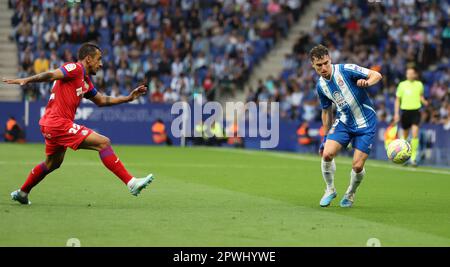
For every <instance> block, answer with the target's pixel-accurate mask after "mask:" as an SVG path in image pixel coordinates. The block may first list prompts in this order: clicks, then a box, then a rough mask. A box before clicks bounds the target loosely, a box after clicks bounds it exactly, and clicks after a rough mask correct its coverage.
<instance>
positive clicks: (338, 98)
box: [333, 91, 346, 108]
mask: <svg viewBox="0 0 450 267" xmlns="http://www.w3.org/2000/svg"><path fill="white" fill-rule="evenodd" d="M333 98H334V100H335V101H336V105H338V107H340V108H342V107H343V106H344V105H345V104H346V102H345V98H344V96H343V95H342V94H341V92H338V91H336V92H334V93H333Z"/></svg>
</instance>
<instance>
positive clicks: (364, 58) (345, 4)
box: [247, 0, 450, 129]
mask: <svg viewBox="0 0 450 267" xmlns="http://www.w3.org/2000/svg"><path fill="white" fill-rule="evenodd" d="M370 2H372V3H370ZM376 2H378V3H376ZM381 2H382V3H380V1H351V0H334V1H331V3H330V4H328V5H327V6H326V8H325V9H324V10H323V11H322V12H321V13H320V14H319V15H318V16H317V18H316V19H315V21H313V22H312V23H313V26H314V30H313V31H312V32H309V33H304V34H303V35H302V36H301V37H300V38H299V39H298V41H297V43H296V45H295V46H294V47H293V51H292V54H287V55H286V57H285V60H284V63H283V71H282V73H280V74H279V75H278V76H275V75H272V76H269V77H267V78H266V79H264V80H260V81H259V83H258V85H257V87H256V88H249V90H248V91H249V94H248V95H247V101H266V100H270V101H279V102H280V109H281V116H282V117H284V118H288V119H292V120H300V121H319V120H320V105H319V102H318V98H317V95H316V91H315V82H316V80H317V78H318V76H317V75H316V74H315V73H314V70H313V68H312V67H311V66H310V60H309V57H308V52H309V50H310V49H311V48H312V47H313V46H315V45H316V44H319V43H322V44H324V45H326V46H327V47H328V48H329V50H330V54H331V58H332V61H333V62H334V63H356V64H358V65H361V66H363V67H367V68H371V69H374V70H377V71H379V72H381V73H382V74H383V77H384V79H383V82H382V83H380V84H378V85H376V86H373V87H371V88H369V89H368V91H369V94H370V96H371V98H372V99H373V102H374V104H375V106H376V110H377V115H378V118H379V121H386V122H389V121H390V120H391V119H392V116H393V115H394V114H393V113H394V112H393V111H394V101H395V93H396V88H397V85H398V83H399V82H400V81H402V80H404V79H405V73H406V67H407V66H409V65H413V66H415V67H417V68H418V69H419V71H420V72H421V81H422V82H423V83H424V85H425V97H426V98H427V99H428V100H430V101H429V102H430V105H429V106H427V107H424V108H423V109H422V122H427V123H434V124H444V125H445V127H446V128H448V129H450V104H449V101H450V98H449V95H450V91H449V88H450V68H449V67H450V64H449V63H450V62H449V59H450V20H449V18H450V14H449V12H450V1H448V0H444V1H436V0H435V1H431V0H397V1H393V0H390V1H381Z"/></svg>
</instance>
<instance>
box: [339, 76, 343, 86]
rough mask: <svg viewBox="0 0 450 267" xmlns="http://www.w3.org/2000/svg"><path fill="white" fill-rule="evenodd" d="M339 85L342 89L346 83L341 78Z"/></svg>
mask: <svg viewBox="0 0 450 267" xmlns="http://www.w3.org/2000/svg"><path fill="white" fill-rule="evenodd" d="M338 85H339V86H340V87H342V86H344V81H343V80H342V78H341V77H339V80H338Z"/></svg>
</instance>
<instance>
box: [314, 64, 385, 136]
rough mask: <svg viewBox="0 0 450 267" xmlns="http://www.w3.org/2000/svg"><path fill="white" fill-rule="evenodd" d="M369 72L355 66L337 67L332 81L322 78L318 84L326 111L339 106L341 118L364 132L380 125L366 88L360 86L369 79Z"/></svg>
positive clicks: (333, 67)
mask: <svg viewBox="0 0 450 267" xmlns="http://www.w3.org/2000/svg"><path fill="white" fill-rule="evenodd" d="M368 75H369V70H368V69H366V68H363V67H360V66H358V65H355V64H333V65H332V73H331V79H330V80H327V79H325V78H323V77H320V79H319V81H318V83H317V93H318V95H319V99H320V104H321V106H322V109H327V108H328V107H330V106H331V104H332V103H334V104H335V105H336V108H337V112H338V119H339V120H340V121H341V122H342V123H344V124H345V125H346V126H348V127H350V128H352V129H355V130H357V129H362V128H366V127H368V126H373V125H374V124H375V123H376V118H377V116H376V112H375V109H374V107H373V104H372V101H370V99H369V96H368V95H367V92H366V90H365V89H364V88H360V87H358V86H357V85H356V82H357V81H358V80H359V79H367V77H368Z"/></svg>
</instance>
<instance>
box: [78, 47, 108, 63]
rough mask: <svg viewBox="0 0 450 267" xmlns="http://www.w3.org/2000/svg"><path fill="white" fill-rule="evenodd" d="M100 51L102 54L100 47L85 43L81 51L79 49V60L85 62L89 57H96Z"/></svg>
mask: <svg viewBox="0 0 450 267" xmlns="http://www.w3.org/2000/svg"><path fill="white" fill-rule="evenodd" d="M97 50H98V51H100V52H102V50H101V49H100V47H98V46H97V45H96V44H93V43H84V44H82V45H81V47H80V49H78V60H83V59H85V58H86V57H87V56H91V57H93V56H95V53H96V52H97Z"/></svg>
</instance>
